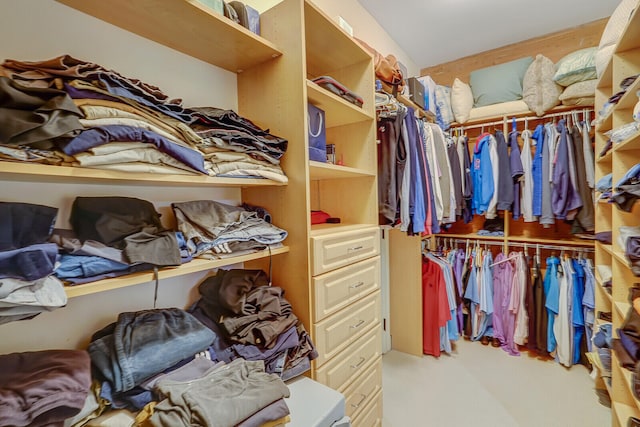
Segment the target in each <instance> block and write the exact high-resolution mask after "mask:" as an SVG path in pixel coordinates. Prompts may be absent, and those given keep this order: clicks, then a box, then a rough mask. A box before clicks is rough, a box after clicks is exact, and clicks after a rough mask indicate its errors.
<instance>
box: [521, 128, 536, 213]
mask: <svg viewBox="0 0 640 427" xmlns="http://www.w3.org/2000/svg"><path fill="white" fill-rule="evenodd" d="M520 161H521V162H522V170H523V171H524V173H523V174H522V179H521V180H520V209H521V211H522V217H523V218H524V222H533V221H535V217H534V216H533V173H532V166H533V164H532V160H531V131H530V130H529V129H525V130H523V131H522V150H521V151H520Z"/></svg>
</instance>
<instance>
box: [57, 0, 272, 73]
mask: <svg viewBox="0 0 640 427" xmlns="http://www.w3.org/2000/svg"><path fill="white" fill-rule="evenodd" d="M58 1H59V2H60V3H63V4H65V5H67V6H70V7H72V8H74V9H77V10H79V11H82V12H84V13H87V14H89V15H92V16H94V17H96V18H98V19H101V20H103V21H106V22H109V23H110V24H113V25H115V26H117V27H120V28H122V29H124V30H127V31H130V32H132V33H135V34H137V35H139V36H141V37H144V38H146V39H149V40H153V41H155V42H157V43H160V44H161V45H164V46H167V47H170V48H172V49H175V50H177V51H179V52H182V53H184V54H187V55H189V56H192V57H194V58H198V59H200V60H202V61H205V62H208V63H209V64H213V65H215V66H218V67H221V68H224V69H226V70H229V71H232V72H234V73H235V72H241V71H243V70H246V69H249V68H251V67H253V66H254V65H257V64H260V63H263V62H266V61H269V60H271V59H272V58H275V57H278V56H280V55H282V52H281V51H280V50H279V49H278V48H277V47H276V46H275V45H274V44H273V43H271V42H269V41H268V40H266V39H264V38H262V37H260V36H257V35H255V34H254V33H252V32H251V31H249V30H247V29H246V28H244V27H242V26H241V25H238V24H236V23H235V22H233V21H231V20H230V19H227V18H225V17H224V16H222V15H220V14H218V13H216V12H215V11H213V10H212V9H210V8H209V7H207V6H205V5H203V4H201V3H198V2H197V1H196V0H135V1H131V0H109V1H103V0H58Z"/></svg>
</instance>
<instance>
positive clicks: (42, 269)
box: [0, 243, 58, 281]
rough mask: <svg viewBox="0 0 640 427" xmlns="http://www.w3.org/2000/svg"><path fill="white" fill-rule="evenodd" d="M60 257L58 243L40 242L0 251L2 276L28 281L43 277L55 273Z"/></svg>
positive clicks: (0, 272)
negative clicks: (57, 260)
mask: <svg viewBox="0 0 640 427" xmlns="http://www.w3.org/2000/svg"><path fill="white" fill-rule="evenodd" d="M57 258H58V245H56V244H55V243H39V244H36V245H31V246H27V247H24V248H20V249H13V250H10V251H2V252H0V278H2V279H4V278H8V277H11V278H14V279H22V280H27V281H34V280H38V279H42V278H43V277H46V276H48V275H50V274H51V273H53V269H54V266H55V263H56V259H57Z"/></svg>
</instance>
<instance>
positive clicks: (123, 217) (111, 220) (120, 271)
mask: <svg viewBox="0 0 640 427" xmlns="http://www.w3.org/2000/svg"><path fill="white" fill-rule="evenodd" d="M70 223H71V226H72V228H73V230H72V231H71V230H56V231H55V232H54V234H53V236H52V238H51V241H53V242H55V243H57V244H58V247H59V249H60V251H61V252H62V256H61V257H60V263H59V265H58V266H57V268H56V270H55V274H56V276H57V277H58V278H60V279H63V280H64V281H66V282H67V283H69V284H81V283H87V282H92V281H96V280H100V279H104V278H108V277H117V276H122V275H125V274H129V273H132V272H136V271H143V270H149V269H153V267H154V266H176V265H180V264H182V263H184V262H187V261H189V260H191V257H190V255H189V254H188V251H187V248H186V241H185V239H184V237H183V236H182V233H180V232H175V231H170V230H166V229H165V228H164V227H163V226H162V224H161V223H160V216H159V214H158V213H157V212H156V210H155V208H154V206H153V204H151V203H150V202H148V201H146V200H141V199H136V198H130V197H77V198H76V199H75V200H74V202H73V206H72V209H71V218H70ZM54 246H55V245H54Z"/></svg>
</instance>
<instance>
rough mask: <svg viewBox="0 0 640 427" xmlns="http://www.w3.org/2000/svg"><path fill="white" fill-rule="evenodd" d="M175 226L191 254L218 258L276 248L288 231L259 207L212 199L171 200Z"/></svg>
mask: <svg viewBox="0 0 640 427" xmlns="http://www.w3.org/2000/svg"><path fill="white" fill-rule="evenodd" d="M171 206H172V207H173V212H174V214H175V216H176V220H177V222H178V229H179V230H180V231H181V232H182V234H183V235H184V238H185V239H186V241H187V247H188V248H189V251H190V253H191V255H192V256H194V257H201V258H220V257H225V256H237V255H241V254H244V253H250V252H255V251H258V250H263V249H266V248H267V247H271V248H277V247H279V246H281V245H282V241H283V240H284V239H285V238H286V237H287V232H286V231H285V230H283V229H281V228H278V227H276V226H275V225H273V224H271V223H270V222H268V221H267V220H269V221H270V218H271V216H270V215H269V213H268V212H266V211H264V209H261V208H253V207H247V208H245V207H237V206H230V205H226V204H224V203H219V202H216V201H213V200H196V201H190V202H183V203H173V204H172V205H171Z"/></svg>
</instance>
